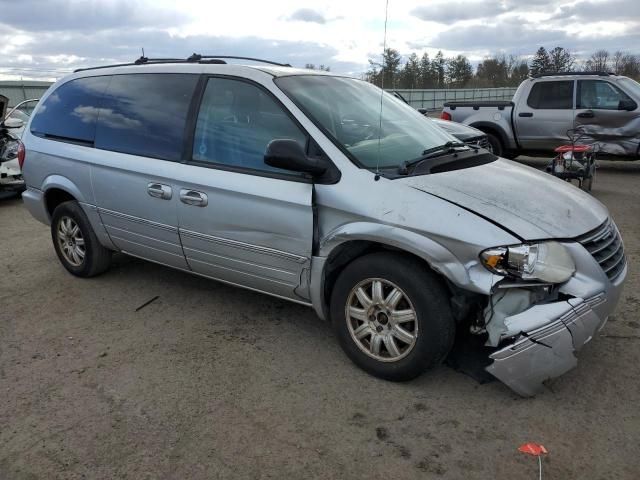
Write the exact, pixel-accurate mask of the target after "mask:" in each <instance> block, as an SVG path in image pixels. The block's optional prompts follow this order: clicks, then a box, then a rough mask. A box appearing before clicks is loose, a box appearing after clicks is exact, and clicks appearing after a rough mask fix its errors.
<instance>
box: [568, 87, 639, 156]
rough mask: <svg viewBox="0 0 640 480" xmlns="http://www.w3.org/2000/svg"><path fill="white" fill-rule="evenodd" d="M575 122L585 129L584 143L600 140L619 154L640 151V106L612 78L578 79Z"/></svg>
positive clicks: (603, 149)
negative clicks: (608, 79) (639, 146)
mask: <svg viewBox="0 0 640 480" xmlns="http://www.w3.org/2000/svg"><path fill="white" fill-rule="evenodd" d="M575 125H576V128H581V129H582V130H583V131H584V133H585V137H584V139H582V140H581V143H592V142H595V143H598V144H599V148H600V149H601V150H602V151H604V152H606V153H611V154H615V155H633V156H635V155H636V154H637V153H638V137H639V133H638V127H639V126H640V108H638V105H637V103H636V102H635V101H633V100H632V99H631V98H630V97H629V96H628V95H627V94H626V93H624V92H623V91H622V90H621V89H620V88H619V87H617V86H616V85H614V84H613V83H611V82H608V81H605V80H579V81H578V91H577V95H576V115H575Z"/></svg>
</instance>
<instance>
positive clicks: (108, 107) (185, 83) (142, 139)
mask: <svg viewBox="0 0 640 480" xmlns="http://www.w3.org/2000/svg"><path fill="white" fill-rule="evenodd" d="M197 82H198V76H197V75H192V74H155V73H140V74H131V75H114V76H113V78H112V80H111V82H110V84H109V87H108V89H107V91H106V93H105V95H104V100H103V102H102V108H101V109H100V112H99V117H98V126H97V130H96V142H95V146H96V148H101V149H103V150H111V151H114V152H122V153H129V154H132V155H141V156H145V157H154V158H160V159H163V160H172V161H179V160H181V158H182V151H183V146H184V132H185V124H186V120H187V114H188V110H189V104H190V102H191V98H192V96H193V92H194V90H195V87H196V83H197Z"/></svg>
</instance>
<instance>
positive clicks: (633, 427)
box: [0, 160, 640, 480]
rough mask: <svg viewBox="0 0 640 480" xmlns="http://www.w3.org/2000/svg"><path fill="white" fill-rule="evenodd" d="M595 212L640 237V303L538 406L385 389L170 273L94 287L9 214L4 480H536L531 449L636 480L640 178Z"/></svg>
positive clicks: (218, 292)
mask: <svg viewBox="0 0 640 480" xmlns="http://www.w3.org/2000/svg"><path fill="white" fill-rule="evenodd" d="M528 163H530V164H533V165H536V166H541V165H542V163H541V162H539V161H535V160H530V161H528ZM593 193H594V195H595V196H596V197H597V198H599V199H600V200H602V201H603V202H604V203H605V204H606V205H607V206H608V207H609V209H610V210H611V212H612V213H613V216H614V218H615V220H616V222H617V224H618V226H619V227H620V229H621V230H622V233H623V236H624V239H625V244H626V249H627V255H628V260H629V276H628V281H627V285H626V289H625V292H624V293H623V296H622V300H621V303H620V305H619V306H618V309H617V311H616V313H615V315H614V316H613V317H612V318H611V319H610V321H609V323H608V324H607V326H606V327H605V329H604V330H603V331H602V332H601V333H600V334H599V335H598V337H597V338H596V339H594V341H592V342H591V343H590V344H589V345H587V346H586V347H585V348H584V349H583V351H582V352H581V355H580V362H579V365H578V367H577V369H575V370H573V371H571V372H569V373H568V374H566V375H564V376H563V377H561V378H560V379H557V380H555V381H554V382H553V384H552V385H551V386H550V388H549V389H548V390H547V391H545V392H544V393H542V394H540V395H539V396H537V397H536V398H533V399H522V398H519V397H517V396H516V395H515V394H513V393H512V392H511V391H510V390H509V389H508V388H506V387H505V386H503V385H502V384H500V383H498V382H493V383H490V384H486V385H478V384H477V383H476V382H475V381H474V380H472V379H470V378H468V377H466V376H464V375H462V374H459V373H456V372H454V371H453V370H451V369H449V368H447V367H444V366H443V367H440V368H437V369H436V370H435V371H432V372H430V373H429V374H426V375H423V376H422V377H420V378H419V379H417V380H415V381H412V382H409V383H403V384H394V383H389V382H385V381H382V380H378V379H375V378H373V377H370V376H368V375H366V374H365V373H363V372H362V371H360V370H359V369H357V368H356V367H355V366H354V365H352V364H351V362H349V361H348V360H347V358H346V357H345V356H344V355H343V354H342V352H341V351H340V349H339V347H338V345H337V343H336V340H335V338H334V336H333V333H332V332H331V330H330V328H329V326H328V325H327V324H325V323H323V322H321V321H318V320H317V318H316V317H315V316H314V313H313V311H312V310H311V309H307V308H305V307H302V306H298V305H295V304H290V303H287V302H284V301H280V300H277V299H274V298H270V297H267V296H261V295H259V294H255V293H252V292H249V291H244V290H241V289H235V288H231V287H228V286H225V285H222V284H219V283H216V282H213V281H208V280H205V279H202V278H198V277H193V276H189V275H187V274H184V273H181V272H177V271H174V270H170V269H168V268H164V267H161V266H158V265H154V264H151V263H145V262H142V261H138V260H135V259H132V258H127V257H124V256H116V257H115V262H114V266H113V268H112V269H111V270H110V271H109V272H108V273H107V274H105V275H102V276H100V277H97V278H94V279H90V280H81V279H77V278H74V277H72V276H71V275H69V274H68V273H67V272H66V271H65V270H64V269H63V268H62V266H61V265H60V264H59V263H58V261H57V259H56V257H55V254H54V251H53V248H52V246H51V240H50V236H49V231H48V229H47V227H45V226H44V225H41V224H39V223H37V222H36V221H35V220H33V219H32V218H31V217H30V216H29V214H28V213H27V212H26V210H25V209H24V208H23V206H22V204H21V202H20V201H19V200H17V199H14V200H3V201H1V202H0V252H2V255H1V257H0V305H1V307H0V479H1V480H16V479H54V478H61V479H76V478H91V479H94V478H95V479H112V478H127V479H146V478H162V479H205V478H206V479H211V478H272V477H273V478H323V479H330V478H331V479H335V478H362V479H374V478H394V479H404V478H420V479H423V478H446V479H460V478H465V479H487V478H505V479H506V478H509V479H534V478H537V463H536V461H535V459H534V458H531V457H525V456H524V455H522V454H520V453H518V452H517V450H516V449H517V447H518V446H519V445H520V444H522V443H524V442H527V441H537V442H541V443H543V444H544V445H545V446H546V447H547V449H548V450H549V452H550V453H549V455H548V456H547V457H546V458H545V459H544V470H545V476H544V478H547V479H562V480H567V479H578V478H579V479H612V480H613V479H615V480H620V479H634V480H635V479H637V478H639V476H640V456H639V455H638V444H639V443H640V413H639V411H638V401H639V400H640V375H638V365H639V364H640V349H639V348H638V346H639V345H640V318H639V317H640V315H639V314H640V293H639V292H640V163H639V162H634V163H606V164H603V167H602V168H601V169H600V170H599V171H598V177H597V180H596V182H595V190H594V192H593ZM541 201H544V199H541ZM154 297H157V299H156V300H155V301H154V302H152V303H151V304H149V305H148V306H146V307H144V308H143V309H141V310H139V311H136V309H137V308H138V307H139V306H140V305H142V304H144V303H145V302H147V301H148V300H150V299H152V298H154Z"/></svg>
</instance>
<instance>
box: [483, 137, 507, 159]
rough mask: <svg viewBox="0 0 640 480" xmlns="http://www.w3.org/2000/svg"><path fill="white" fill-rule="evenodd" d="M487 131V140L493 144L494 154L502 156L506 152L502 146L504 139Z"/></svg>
mask: <svg viewBox="0 0 640 480" xmlns="http://www.w3.org/2000/svg"><path fill="white" fill-rule="evenodd" d="M485 133H486V135H487V140H489V145H491V151H492V152H493V154H494V155H497V156H498V157H502V156H503V154H504V148H503V146H502V141H501V140H500V138H498V137H497V136H495V135H494V134H493V133H487V132H485Z"/></svg>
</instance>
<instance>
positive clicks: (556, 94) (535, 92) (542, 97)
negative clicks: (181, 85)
mask: <svg viewBox="0 0 640 480" xmlns="http://www.w3.org/2000/svg"><path fill="white" fill-rule="evenodd" d="M527 105H529V106H530V107H531V108H539V109H547V110H551V109H553V110H560V109H562V110H564V109H568V110H571V109H573V80H568V81H562V82H538V83H536V84H534V85H533V88H532V89H531V93H529V98H528V99H527Z"/></svg>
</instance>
